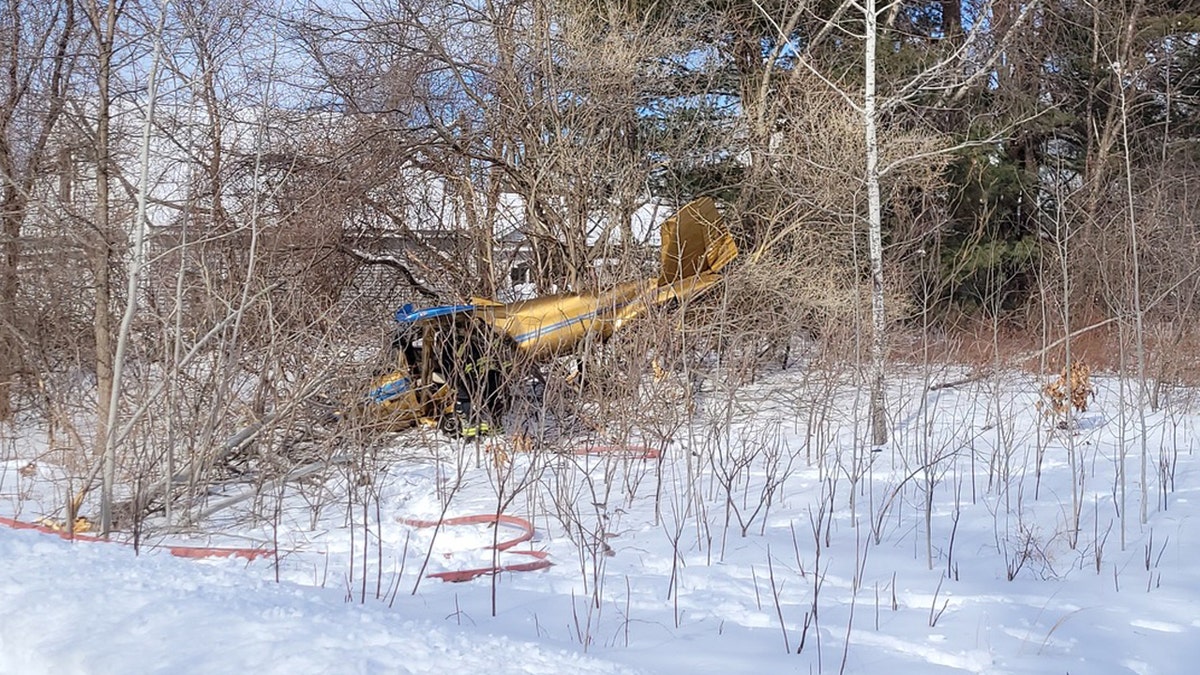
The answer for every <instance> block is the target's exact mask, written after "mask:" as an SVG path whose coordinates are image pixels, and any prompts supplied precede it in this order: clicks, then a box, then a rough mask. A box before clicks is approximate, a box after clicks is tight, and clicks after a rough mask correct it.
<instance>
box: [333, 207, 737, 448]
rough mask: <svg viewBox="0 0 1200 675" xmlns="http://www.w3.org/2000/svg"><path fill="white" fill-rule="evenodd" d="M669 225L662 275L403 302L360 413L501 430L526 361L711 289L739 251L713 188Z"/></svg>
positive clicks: (464, 429)
mask: <svg viewBox="0 0 1200 675" xmlns="http://www.w3.org/2000/svg"><path fill="white" fill-rule="evenodd" d="M661 235H662V236H661V242H662V250H661V271H660V272H659V274H658V276H656V277H650V278H647V279H642V280H638V281H630V282H626V283H623V284H620V285H618V286H616V287H614V288H611V289H608V290H606V291H601V292H598V293H563V294H556V295H546V296H542V297H538V298H534V299H532V300H523V301H520V302H513V303H509V304H501V303H498V302H494V301H491V300H484V299H478V298H476V299H472V301H471V303H470V304H462V305H446V306H441V307H430V308H426V309H419V310H414V309H413V307H412V306H411V305H408V306H405V307H404V308H402V309H400V310H399V311H397V312H396V323H397V324H398V325H397V328H396V335H395V339H394V340H393V342H392V346H391V352H390V354H389V356H388V366H387V367H388V368H391V371H390V372H387V373H386V374H384V375H382V376H380V377H378V378H377V379H376V380H375V381H374V382H373V383H372V386H371V388H370V390H369V391H368V393H367V395H366V397H365V400H364V401H363V402H362V403H361V404H360V405H359V406H358V408H357V413H358V414H360V415H362V416H365V418H366V419H367V420H368V421H369V423H370V424H371V425H372V426H376V427H378V428H385V429H389V430H394V431H398V430H402V429H404V428H407V427H411V426H414V425H416V424H419V423H423V422H424V423H428V424H435V423H436V424H438V425H439V426H440V427H441V428H442V429H444V430H445V431H447V432H450V433H456V434H459V435H461V436H467V437H471V436H477V435H481V434H487V433H491V432H494V431H496V430H497V428H498V427H497V424H498V422H499V420H500V417H501V416H502V415H503V413H504V412H505V409H506V407H507V406H508V403H509V392H508V391H507V389H508V388H509V387H510V386H511V384H512V381H513V380H514V379H515V378H514V373H515V372H516V370H517V369H518V368H519V367H521V366H522V365H525V364H530V363H538V362H542V361H546V360H549V359H552V358H554V357H556V356H560V355H563V354H565V353H567V352H569V351H571V350H572V349H574V348H575V347H576V346H577V345H578V344H579V343H580V342H582V341H583V340H584V339H586V338H588V337H593V339H594V338H599V339H601V340H603V339H607V338H608V337H609V336H611V335H612V334H613V332H614V331H617V330H619V329H620V328H621V327H622V326H623V325H625V324H626V323H627V322H629V321H630V320H632V319H635V318H637V317H638V316H639V315H641V314H643V313H644V312H646V311H647V310H648V309H649V308H651V307H656V306H660V305H664V304H667V303H670V302H677V301H684V300H687V299H689V298H692V297H695V296H697V295H699V294H701V293H703V292H704V291H706V290H708V289H709V288H711V287H712V286H713V285H714V284H716V283H717V281H718V280H720V278H721V270H722V269H723V268H724V267H725V266H726V265H728V264H729V263H730V261H732V260H733V259H734V258H735V257H737V254H738V250H737V245H736V244H735V243H734V241H733V237H732V236H731V235H730V233H729V230H728V228H727V227H726V226H725V224H724V223H723V221H722V219H721V214H720V213H719V212H718V211H717V207H716V205H715V204H714V203H713V201H712V200H711V199H709V198H702V199H698V200H696V201H693V202H691V203H689V204H687V205H686V206H684V207H683V208H682V209H680V210H679V212H678V213H676V214H675V215H673V216H672V217H671V218H669V219H667V220H666V221H665V222H664V223H663V224H662V232H661Z"/></svg>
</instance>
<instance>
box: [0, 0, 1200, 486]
mask: <svg viewBox="0 0 1200 675" xmlns="http://www.w3.org/2000/svg"><path fill="white" fill-rule="evenodd" d="M871 8H875V12H874V13H873V14H868V12H869V11H870V9H871ZM868 29H870V31H871V32H870V34H869V35H868V33H867V32H866V31H868ZM868 38H871V39H868ZM0 73H3V76H2V77H0V182H2V183H0V223H2V230H0V253H2V255H0V420H6V419H11V418H12V417H13V415H14V412H16V411H20V410H23V409H30V408H31V407H34V408H38V407H39V406H40V408H39V409H42V408H44V409H45V410H47V411H49V412H48V414H50V417H51V418H52V419H57V420H59V421H60V423H62V424H64V425H67V426H68V427H69V426H70V425H69V424H68V423H67V421H68V420H71V419H74V418H73V417H72V415H73V414H74V412H77V411H75V410H74V409H73V408H71V407H70V405H66V404H64V403H62V402H63V401H70V402H71V405H75V404H77V403H78V401H77V400H76V398H73V397H72V395H71V394H70V392H72V391H74V390H75V389H77V388H82V389H83V390H85V391H88V392H92V393H90V394H88V395H87V396H84V397H83V398H84V399H86V400H87V401H88V402H87V403H85V405H87V406H93V405H94V408H93V410H94V411H95V413H96V415H97V416H98V419H99V420H100V421H101V424H100V427H99V430H93V432H92V433H91V438H92V440H91V441H90V442H91V443H92V444H93V446H94V448H95V454H96V456H100V455H111V452H112V448H113V447H115V446H119V445H121V444H122V443H124V442H125V441H126V440H127V439H128V438H129V434H130V433H132V431H131V430H132V428H133V425H135V423H138V422H140V421H143V420H144V419H145V416H146V415H147V414H149V413H147V411H148V410H150V406H148V405H142V404H138V403H137V402H138V401H151V400H152V401H154V402H155V404H156V405H157V404H163V405H168V406H174V408H173V410H175V412H174V413H171V414H172V415H175V416H176V417H177V418H178V419H181V420H182V419H183V418H185V417H186V418H187V419H189V420H192V421H193V422H194V421H195V420H200V421H202V422H203V424H201V427H202V431H201V432H200V433H199V434H195V433H193V431H194V425H193V424H192V422H189V423H188V425H184V424H183V422H180V424H181V425H183V426H186V428H188V429H191V430H193V431H189V432H188V439H189V440H188V442H194V443H196V444H200V445H203V444H205V443H209V444H211V442H212V440H213V439H214V438H216V437H219V436H220V434H221V433H223V430H224V429H225V426H224V425H225V422H224V421H223V420H224V413H219V412H217V411H227V410H230V409H231V406H236V405H243V406H244V405H247V404H248V405H249V406H250V407H251V408H252V409H253V410H255V411H257V412H258V413H260V414H261V413H262V412H263V411H265V410H269V409H278V408H279V404H278V401H277V398H278V392H279V391H281V390H283V389H287V390H288V391H304V390H305V386H306V385H304V383H303V382H298V381H297V375H296V373H297V372H303V373H305V375H306V376H308V375H312V377H314V378H316V377H317V376H318V375H325V374H327V373H325V368H324V367H323V368H315V367H313V366H312V364H310V363H308V362H307V361H305V359H306V358H308V357H310V356H312V357H314V358H315V355H317V354H324V355H325V357H323V358H324V361H322V363H330V362H331V359H329V358H327V357H328V354H330V353H333V352H337V350H338V349H344V348H345V347H346V346H348V345H361V344H370V341H371V340H374V339H378V338H379V334H380V333H381V332H382V331H383V330H384V329H383V328H381V327H380V326H381V325H386V316H387V315H388V314H389V313H390V310H391V308H392V307H393V306H395V305H398V304H400V303H402V302H405V301H418V302H451V301H457V300H461V299H465V298H468V297H471V296H472V295H483V296H495V295H500V296H504V295H506V294H511V293H513V292H514V284H516V287H517V288H518V289H519V288H522V287H521V286H520V283H524V282H527V283H528V284H530V285H532V287H533V288H534V289H536V290H539V291H543V292H546V291H552V290H564V289H586V288H590V287H593V286H596V285H598V284H602V283H605V282H606V281H607V280H609V279H611V278H627V277H628V276H629V275H631V274H643V273H645V272H646V271H647V270H648V269H650V268H652V267H653V264H654V258H655V253H654V249H653V246H651V245H648V240H647V232H646V228H645V226H644V223H645V222H647V221H649V220H652V219H653V217H654V216H653V214H650V213H649V211H650V206H648V205H654V204H661V205H662V206H661V209H662V210H663V211H669V210H670V209H671V208H672V207H673V205H675V204H679V203H682V202H684V201H686V200H689V199H691V198H694V197H696V196H699V195H714V196H717V197H719V198H720V199H722V200H723V201H724V203H725V204H726V207H727V213H728V215H729V217H730V221H731V223H732V225H733V228H734V230H735V233H736V236H737V237H738V238H739V243H740V245H741V249H742V251H743V255H742V257H741V259H740V261H739V266H738V268H737V271H736V272H734V273H733V274H732V275H731V278H730V281H729V283H728V284H727V287H726V288H725V291H724V295H723V297H722V301H721V303H720V305H721V311H720V312H714V313H713V314H711V315H710V316H709V319H710V320H712V321H713V322H715V324H716V325H718V326H720V335H719V338H714V339H713V340H712V341H711V343H712V344H718V345H722V346H723V347H722V348H729V346H730V345H734V346H735V347H736V346H738V345H740V347H737V348H736V349H730V351H729V353H730V354H733V353H737V354H739V355H745V354H751V355H752V358H754V359H759V358H776V357H779V356H781V355H785V354H787V347H788V345H789V344H790V340H791V338H792V337H793V336H796V335H814V334H815V335H819V336H825V337H827V338H829V339H831V340H833V341H837V343H838V344H842V345H845V344H854V345H858V344H859V343H858V341H857V340H854V339H847V340H842V339H841V338H842V337H843V336H845V337H847V338H855V337H856V336H858V335H859V334H863V333H872V334H879V333H880V331H879V329H878V325H872V324H871V322H869V321H868V320H867V319H866V318H865V317H867V316H868V315H869V314H870V310H868V309H867V307H868V305H869V304H870V303H869V300H868V298H869V297H870V296H871V295H872V293H875V294H876V297H878V298H882V297H886V298H887V305H886V306H887V322H888V326H889V327H903V326H905V325H908V326H920V327H924V328H933V327H940V328H946V329H948V330H952V329H954V328H955V327H960V326H963V325H969V324H971V322H976V323H978V322H980V321H987V322H991V325H992V326H993V327H996V326H1001V325H1012V326H1014V327H1017V328H1028V329H1038V330H1037V331H1031V332H1030V333H1028V334H1034V333H1035V332H1036V334H1038V335H1041V336H1043V337H1044V338H1045V341H1046V342H1049V341H1050V340H1053V339H1055V338H1057V337H1060V336H1062V335H1066V334H1069V333H1071V332H1073V331H1076V330H1077V329H1080V328H1087V327H1089V326H1096V325H1101V326H1110V327H1112V326H1117V327H1120V328H1122V329H1123V328H1134V327H1136V329H1137V331H1138V334H1139V336H1142V335H1143V334H1144V333H1143V331H1145V334H1149V335H1153V336H1154V337H1155V338H1156V339H1159V340H1160V341H1166V342H1170V341H1174V342H1179V341H1181V340H1182V339H1183V338H1184V337H1185V335H1186V334H1187V333H1188V328H1187V326H1188V325H1189V323H1190V319H1191V318H1192V317H1193V316H1194V315H1195V313H1196V311H1197V309H1196V307H1195V300H1196V297H1197V291H1198V290H1200V275H1198V274H1197V270H1200V238H1198V227H1197V219H1198V217H1200V191H1198V190H1197V189H1196V185H1195V183H1196V181H1197V176H1198V175H1200V172H1198V171H1197V169H1198V168H1200V142H1198V141H1200V100H1198V97H1200V13H1198V12H1197V11H1196V10H1195V9H1194V7H1193V6H1192V5H1191V4H1190V3H1182V2H1172V1H1167V0H1156V1H1149V0H1132V1H1131V0H1120V1H1119V2H1118V1H1117V0H1095V1H1093V2H1079V1H1076V0H1045V1H1038V0H1027V1H1024V2H1017V1H1012V0H963V1H962V2H955V1H951V0H936V1H928V2H922V1H912V2H910V1H907V0H905V1H897V2H890V3H882V4H878V5H877V4H876V3H875V2H873V1H868V2H865V3H860V2H853V1H849V0H847V1H845V2H838V1H832V2H831V1H826V0H815V1H805V0H766V1H762V0H758V1H742V0H705V1H703V2H696V1H695V0H686V1H685V0H656V1H649V0H456V1H452V2H442V1H439V2H429V1H428V0H391V1H389V2H358V3H342V2H328V3H306V4H304V5H303V6H296V7H292V8H287V9H285V10H284V11H283V12H282V13H280V11H279V9H278V5H277V4H274V3H265V4H264V3H261V2H258V0H175V1H172V2H164V3H153V2H148V1H143V0H129V1H127V2H118V1H117V0H5V2H4V4H3V6H0ZM868 102H869V104H868ZM872 157H874V159H872ZM872 185H878V187H879V190H880V194H881V211H882V212H881V214H878V215H873V214H872V213H871V208H870V205H871V202H872V200H871V199H870V198H869V197H870V196H871V194H872V191H873V188H872ZM873 231H874V232H875V233H881V234H882V251H883V252H882V273H880V270H879V268H878V267H877V266H875V265H873V264H872V263H873V262H874V261H873V257H874V256H875V249H876V248H878V247H877V246H873V244H874V243H875V242H877V241H878V238H873V237H872V236H871V235H872V232H873ZM881 304H882V301H880V305H876V306H875V307H874V308H873V309H879V307H880V306H881ZM877 316H880V315H877ZM964 322H965V324H964ZM1143 322H1148V323H1143ZM1122 334H1124V333H1122ZM1139 344H1141V337H1139ZM345 356H346V354H345V353H343V354H342V355H341V356H339V357H338V358H337V359H333V360H332V363H333V365H331V366H329V367H330V368H336V367H340V364H342V363H344V362H350V361H352V360H353V359H349V358H343V357H345ZM784 358H786V357H784ZM1143 365H1144V364H1143ZM114 369H115V372H114ZM123 369H124V370H123ZM131 369H132V370H131ZM317 371H320V372H317ZM123 373H124V375H123ZM131 373H132V375H131ZM183 374H186V377H184V376H183ZM134 376H136V378H137V379H135V380H131V381H128V382H127V381H126V380H127V379H129V378H130V377H134ZM123 377H124V378H125V379H123ZM301 379H303V378H301ZM81 382H83V383H84V384H83V385H82V386H81V384H80V383H81ZM93 383H94V384H95V385H96V386H95V388H92V387H91V386H90V385H91V384H93ZM123 388H124V390H123ZM197 392H201V393H197ZM89 397H90V398H89ZM56 401H57V402H58V403H55V402H56ZM64 405H66V407H65V408H64V407H62V406H64ZM139 405H140V406H141V407H139ZM55 406H59V408H61V409H59V408H56V407H55ZM130 406H132V407H130ZM164 414H165V413H164ZM176 417H172V418H171V419H175V418H176ZM104 420H108V422H109V424H116V426H115V427H111V428H110V427H109V426H107V425H105V424H104V423H103V421H104ZM181 428H183V427H182V426H181ZM86 436H88V434H86V433H85V434H82V435H81V436H80V437H78V438H75V439H74V440H73V441H72V442H73V443H74V442H77V443H81V444H82V443H85V442H86V441H85V440H84V437H86ZM147 461H150V460H147ZM109 468H111V467H106V470H107V469H109Z"/></svg>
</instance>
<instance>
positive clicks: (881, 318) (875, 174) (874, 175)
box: [863, 0, 888, 445]
mask: <svg viewBox="0 0 1200 675" xmlns="http://www.w3.org/2000/svg"><path fill="white" fill-rule="evenodd" d="M875 2H876V0H864V3H865V9H864V12H865V14H866V32H867V34H866V38H867V39H866V46H865V48H864V66H865V71H866V74H865V87H864V96H863V128H864V130H865V132H866V145H867V174H866V181H867V241H868V256H869V257H870V262H871V370H870V380H871V402H870V406H871V443H872V445H883V444H884V443H887V441H888V428H887V420H886V414H885V402H884V395H883V384H884V382H883V371H884V359H885V357H886V347H887V342H886V338H887V334H886V330H887V313H886V311H885V307H884V302H883V233H882V229H883V224H882V223H883V210H882V205H881V203H880V201H881V200H880V195H879V139H878V137H877V133H878V129H877V125H878V112H877V110H876V106H875V50H876V30H877V28H878V26H877V24H878V12H877V10H876V7H875Z"/></svg>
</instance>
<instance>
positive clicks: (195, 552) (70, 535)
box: [0, 517, 271, 560]
mask: <svg viewBox="0 0 1200 675" xmlns="http://www.w3.org/2000/svg"><path fill="white" fill-rule="evenodd" d="M0 525H3V526H5V527H11V528H12V529H14V530H36V531H38V532H43V533H45V534H53V535H57V536H59V537H62V538H63V539H66V540H68V541H105V542H110V543H114V544H115V543H126V542H113V541H110V540H108V539H103V538H101V537H97V536H95V535H92V534H83V533H80V532H68V531H66V530H56V529H54V528H53V527H48V526H46V525H39V524H37V523H26V522H23V521H20V520H13V519H12V518H4V517H0ZM127 545H128V544H127ZM142 547H143V548H151V549H158V548H165V549H166V550H167V551H168V552H170V554H171V555H173V556H175V557H177V558H193V559H198V558H230V557H237V558H245V559H246V560H254V559H255V558H266V557H268V556H270V555H271V551H268V550H267V549H262V548H223V547H213V546H156V545H145V544H144V545H143V546H142Z"/></svg>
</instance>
